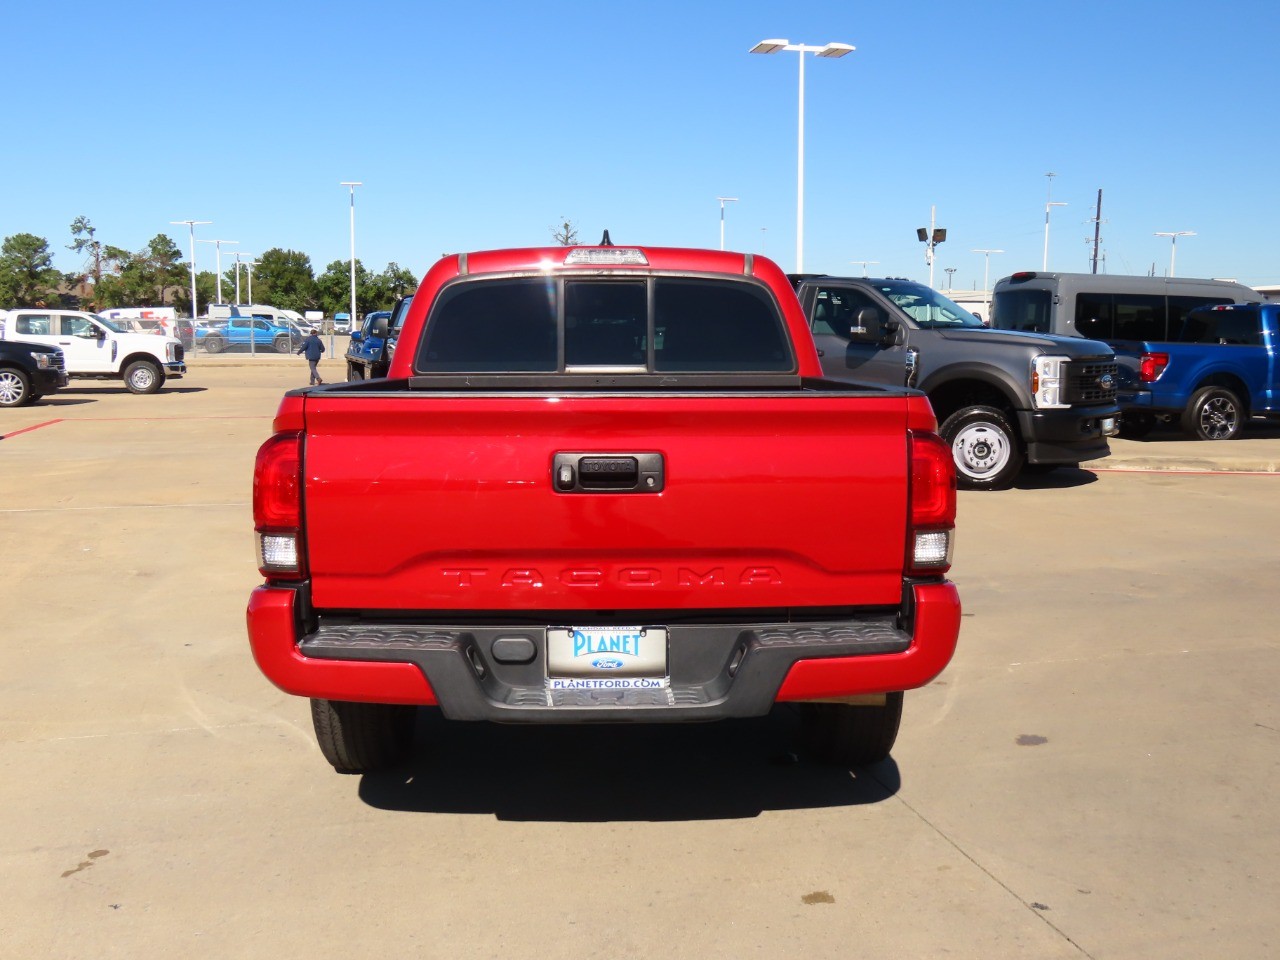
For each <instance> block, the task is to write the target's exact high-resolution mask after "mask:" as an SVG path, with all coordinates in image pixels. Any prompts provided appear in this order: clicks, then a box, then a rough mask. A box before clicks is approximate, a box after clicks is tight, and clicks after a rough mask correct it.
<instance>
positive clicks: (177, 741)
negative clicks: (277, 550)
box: [0, 357, 1280, 960]
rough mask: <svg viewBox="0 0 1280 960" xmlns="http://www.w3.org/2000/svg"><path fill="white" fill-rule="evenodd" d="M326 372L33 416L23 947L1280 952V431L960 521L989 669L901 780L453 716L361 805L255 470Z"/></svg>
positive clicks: (21, 667) (968, 629)
mask: <svg viewBox="0 0 1280 960" xmlns="http://www.w3.org/2000/svg"><path fill="white" fill-rule="evenodd" d="M323 369H325V371H326V379H330V378H331V379H333V380H339V379H342V375H341V373H340V371H341V369H342V367H341V362H340V360H337V359H333V358H330V359H328V360H326V361H325V362H324V367H323ZM306 380H307V369H306V364H305V363H304V362H303V361H302V360H301V359H300V358H297V357H292V358H290V357H280V358H279V359H275V360H266V359H263V360H248V361H246V360H238V359H236V358H234V357H226V358H222V359H219V358H208V359H205V358H199V360H197V361H193V363H192V369H191V373H190V375H189V376H188V377H187V378H185V379H184V380H182V381H177V382H175V383H174V384H173V386H172V387H171V388H166V390H165V391H163V392H162V393H160V394H158V395H155V396H150V397H145V396H144V397H139V396H133V395H130V394H128V393H126V392H125V391H124V390H123V388H121V387H119V386H118V385H115V384H96V383H87V384H86V383H83V382H79V383H76V384H75V385H73V388H72V389H70V390H68V391H65V392H63V393H60V394H58V395H56V396H55V397H53V398H51V399H50V400H49V401H48V402H45V403H41V404H38V405H36V406H32V407H27V408H21V409H18V410H5V411H0V434H3V439H0V513H2V514H3V518H4V530H5V539H4V543H5V546H6V548H7V549H5V550H4V552H3V557H2V558H0V597H2V598H3V609H4V622H5V627H6V629H5V643H4V644H3V645H2V646H0V678H2V684H3V685H2V688H0V689H2V690H3V696H4V706H3V710H2V711H0V717H2V718H3V723H2V724H0V810H2V811H3V813H2V814H0V817H2V818H3V824H4V829H3V831H0V899H2V900H3V902H4V903H5V909H4V910H0V956H5V957H10V956H11V957H15V958H17V957H23V958H26V957H52V958H76V960H81V958H97V957H128V958H151V957H166V958H167V957H173V956H193V957H264V958H265V957H271V958H288V957H302V956H307V957H336V956H350V957H378V956H409V957H419V956H422V957H426V956H430V957H437V956H439V957H446V956H447V957H459V958H463V957H465V958H470V957H514V956H544V955H556V954H569V955H572V956H576V957H583V958H593V957H601V958H611V960H613V958H619V957H632V956H641V955H644V956H648V955H660V956H664V957H679V958H683V957H688V958H708V957H725V958H761V960H764V958H769V960H777V958H780V957H823V958H825V957H833V958H834V957H841V958H845V957H852V956H876V955H882V956H898V957H942V956H946V957H958V958H983V960H990V958H1006V957H1008V958H1059V957H1061V958H1078V957H1090V958H1096V960H1102V958H1152V960H1155V958H1159V960H1169V958H1181V957H1186V958H1196V960H1203V958H1206V957H1224V958H1225V957H1231V958H1236V957H1267V956H1274V955H1276V953H1277V951H1278V950H1280V919H1278V918H1277V915H1276V911H1275V909H1274V904H1275V903H1277V902H1280V834H1278V833H1277V831H1276V830H1275V826H1274V825H1275V823H1276V821H1277V817H1278V815H1280V749H1278V747H1280V705H1278V704H1280V699H1278V698H1277V696H1276V694H1275V691H1276V689H1277V687H1278V686H1280V657H1278V656H1277V653H1278V647H1280V643H1278V641H1277V633H1278V631H1277V630H1276V626H1275V608H1276V601H1275V596H1276V594H1275V588H1274V585H1273V580H1274V570H1275V569H1276V566H1277V560H1278V559H1280V558H1278V556H1277V554H1278V552H1280V548H1277V543H1280V510H1278V509H1277V500H1278V497H1277V494H1280V472H1277V471H1280V430H1278V429H1276V428H1275V427H1271V426H1267V425H1261V426H1255V427H1251V428H1250V429H1249V430H1248V431H1247V432H1246V434H1245V436H1244V437H1243V438H1242V439H1240V440H1237V441H1232V442H1229V443H1222V444H1206V443H1193V442H1190V441H1184V440H1182V439H1180V438H1179V437H1178V436H1177V435H1176V434H1174V433H1156V434H1153V435H1152V437H1151V438H1150V439H1149V440H1146V441H1143V442H1141V443H1138V442H1131V441H1122V440H1121V441H1116V442H1115V444H1114V450H1115V453H1116V455H1115V456H1114V457H1112V458H1109V459H1108V460H1106V461H1102V462H1100V463H1098V464H1094V465H1090V469H1080V470H1074V469H1073V470H1059V471H1055V472H1053V473H1051V474H1048V475H1045V476H1037V477H1029V478H1027V479H1026V480H1025V481H1023V482H1022V483H1020V484H1019V485H1018V486H1017V487H1016V488H1015V489H1012V490H1009V491H1004V492H999V493H988V494H968V493H966V494H962V495H961V500H960V520H959V541H958V550H957V560H956V565H955V568H954V571H953V577H954V579H955V580H956V581H957V583H958V584H959V586H960V590H961V595H962V598H963V600H964V604H965V615H964V617H965V618H964V628H963V633H962V635H961V642H960V649H959V651H958V653H957V656H956V659H955V660H954V661H953V663H952V665H951V666H950V667H949V668H948V670H947V671H946V672H945V673H944V674H943V676H942V677H941V678H940V680H939V681H938V682H936V683H934V684H933V685H931V686H929V687H927V688H925V689H923V690H920V691H916V692H912V693H910V694H908V695H907V700H906V712H905V715H904V720H903V729H902V733H901V736H900V738H899V741H898V746H897V748H896V750H895V752H894V757H893V759H892V760H891V761H889V762H887V763H885V764H881V765H879V766H877V767H875V768H871V769H868V770H864V771H859V772H857V773H856V774H849V773H843V772H838V771H834V770H831V769H828V768H822V767H818V766H814V765H811V764H809V763H807V762H805V761H802V760H797V759H796V757H795V756H794V754H793V753H792V751H791V736H790V735H791V732H792V731H791V726H790V718H789V717H788V716H787V715H786V713H785V712H782V711H780V712H779V713H777V714H776V715H775V716H772V717H769V718H764V719H761V720H755V721H750V722H734V723H723V724H716V725H709V726H697V727H691V728H686V727H679V728H656V729H654V728H651V729H622V730H619V729H614V728H589V729H584V728H574V729H525V728H507V727H486V726H477V727H471V726H454V725H449V724H447V723H444V722H442V721H439V720H438V719H437V718H434V717H431V716H429V715H424V716H423V718H422V720H421V723H420V728H419V733H420V735H421V736H420V740H421V743H420V747H419V750H418V753H417V755H416V757H415V759H414V760H413V761H412V762H411V763H410V764H409V765H408V766H407V767H405V768H403V769H400V770H397V771H395V772H392V773H388V774H382V775H377V776H366V777H357V778H351V777H340V776H338V775H336V774H334V773H333V772H332V771H331V770H330V769H329V767H328V766H327V764H326V763H325V762H324V761H323V759H322V758H321V757H320V754H319V752H318V750H317V748H316V746H315V743H314V740H313V737H312V733H311V729H310V719H309V714H308V709H307V704H306V703H305V702H304V701H301V700H297V699H295V698H292V697H288V696H285V695H284V694H281V693H280V692H278V691H277V690H275V688H273V687H272V686H270V685H269V684H268V683H267V682H266V681H265V680H264V679H263V678H262V677H261V675H260V674H259V673H258V672H257V669H256V667H255V666H254V664H253V662H252V660H251V658H250V656H249V652H248V648H247V642H246V640H245V632H244V619H243V611H244V606H245V602H246V599H247V597H248V593H249V590H250V589H251V588H252V586H253V585H254V584H255V583H256V582H257V579H258V577H257V572H256V569H255V566H254V560H253V543H252V536H251V531H252V518H251V511H250V502H249V494H250V480H251V476H252V468H253V454H254V451H255V449H256V447H257V445H258V443H259V442H260V441H261V440H262V439H263V438H265V437H266V436H267V435H268V433H269V431H270V422H271V417H272V415H273V414H274V411H275V407H276V403H277V402H278V399H279V397H280V394H281V393H282V392H283V391H284V390H285V389H288V388H291V387H295V386H302V385H305V383H306Z"/></svg>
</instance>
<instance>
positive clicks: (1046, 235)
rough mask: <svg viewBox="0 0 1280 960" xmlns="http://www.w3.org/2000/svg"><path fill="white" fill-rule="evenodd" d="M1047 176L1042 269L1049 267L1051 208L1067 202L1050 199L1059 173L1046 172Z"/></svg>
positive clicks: (1062, 205)
mask: <svg viewBox="0 0 1280 960" xmlns="http://www.w3.org/2000/svg"><path fill="white" fill-rule="evenodd" d="M1045 176H1046V177H1048V178H1049V187H1048V190H1047V192H1046V193H1045V204H1044V265H1043V266H1042V267H1041V268H1040V269H1042V270H1048V269H1049V208H1050V207H1065V206H1066V204H1065V203H1059V202H1055V201H1053V200H1052V199H1050V198H1051V197H1052V196H1053V178H1054V177H1056V176H1057V174H1056V173H1046V174H1045Z"/></svg>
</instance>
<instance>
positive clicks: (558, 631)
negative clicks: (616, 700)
mask: <svg viewBox="0 0 1280 960" xmlns="http://www.w3.org/2000/svg"><path fill="white" fill-rule="evenodd" d="M667 683H668V681H667V631H666V628H665V627H553V628H551V629H550V630H548V631H547V687H548V688H549V689H552V690H594V689H601V690H604V689H608V690H629V689H653V688H656V687H665V686H667Z"/></svg>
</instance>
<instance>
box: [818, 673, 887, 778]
mask: <svg viewBox="0 0 1280 960" xmlns="http://www.w3.org/2000/svg"><path fill="white" fill-rule="evenodd" d="M800 722H801V736H802V738H803V743H804V748H805V751H806V752H807V753H810V754H811V755H812V756H814V757H815V759H817V760H819V761H820V762H823V763H834V764H838V765H839V766H842V767H860V766H865V765H866V764H869V763H879V762H880V761H881V760H884V759H887V758H888V756H889V753H890V751H892V750H893V745H894V743H895V741H897V739H898V727H899V725H900V724H901V722H902V692H901V691H898V692H896V693H888V694H885V702H884V705H883V706H880V707H862V706H850V705H849V704H845V703H802V704H800Z"/></svg>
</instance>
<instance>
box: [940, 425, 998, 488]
mask: <svg viewBox="0 0 1280 960" xmlns="http://www.w3.org/2000/svg"><path fill="white" fill-rule="evenodd" d="M951 454H952V456H953V457H955V461H956V469H957V470H959V471H961V472H962V473H964V475H965V476H967V477H971V478H973V479H974V480H986V479H987V478H989V477H991V476H994V475H996V474H998V473H1000V471H1002V470H1003V469H1004V468H1005V467H1007V466H1008V465H1009V460H1010V459H1011V458H1012V456H1013V441H1012V440H1011V439H1010V437H1009V435H1008V434H1006V433H1005V432H1004V431H1003V430H1001V429H1000V428H999V427H998V426H997V425H996V424H994V423H986V422H984V421H982V420H978V421H975V422H973V423H970V424H968V425H966V426H965V427H964V429H962V430H961V431H960V432H959V433H957V434H956V435H955V439H953V440H952V441H951Z"/></svg>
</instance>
